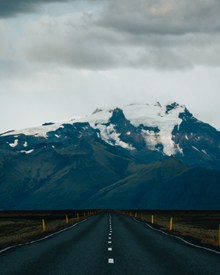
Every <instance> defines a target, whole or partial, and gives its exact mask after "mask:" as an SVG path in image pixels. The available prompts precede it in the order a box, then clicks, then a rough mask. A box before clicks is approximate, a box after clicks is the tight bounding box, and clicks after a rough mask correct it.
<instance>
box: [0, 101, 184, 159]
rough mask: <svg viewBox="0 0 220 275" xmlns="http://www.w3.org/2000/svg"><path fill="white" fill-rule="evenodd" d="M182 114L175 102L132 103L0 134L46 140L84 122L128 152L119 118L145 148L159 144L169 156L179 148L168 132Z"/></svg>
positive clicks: (107, 140) (108, 140) (179, 106)
mask: <svg viewBox="0 0 220 275" xmlns="http://www.w3.org/2000/svg"><path fill="white" fill-rule="evenodd" d="M184 111H185V106H183V105H179V104H177V103H176V102H171V103H169V104H167V105H162V104H161V103H160V102H156V103H154V104H149V103H132V104H129V105H126V106H123V107H115V108H97V109H96V110H95V111H94V112H93V113H92V114H91V115H88V116H85V117H73V118H69V119H67V120H65V121H63V122H61V123H56V124H53V123H45V124H44V126H40V127H37V128H28V129H24V130H18V131H12V132H8V133H5V134H2V135H3V136H4V135H5V136H6V135H13V136H14V135H20V134H24V135H32V136H36V137H45V138H47V137H48V133H49V132H52V131H56V130H57V129H58V128H63V127H64V125H65V124H74V123H79V122H88V123H89V124H90V126H91V127H92V128H94V129H98V130H99V132H100V137H101V138H102V139H103V140H104V141H106V142H107V143H109V144H111V145H118V146H121V147H123V148H126V149H130V150H132V149H135V148H134V146H133V145H132V144H130V143H129V142H125V141H122V140H121V138H120V136H121V132H118V130H117V129H116V128H117V127H116V126H117V125H116V124H117V119H120V120H121V121H123V120H124V121H125V124H126V123H127V122H126V121H128V122H129V123H130V124H131V125H133V126H134V127H136V128H137V129H139V131H140V134H141V135H142V137H143V138H144V140H145V143H146V144H147V146H148V148H149V149H152V150H158V149H157V147H158V145H160V146H162V148H163V152H164V154H166V155H172V154H175V153H176V152H180V153H181V150H180V148H179V147H178V146H177V145H175V143H174V141H173V140H172V132H173V129H174V127H175V126H179V125H180V123H181V122H182V119H181V118H180V114H181V113H184ZM116 113H118V117H116V119H114V120H111V118H112V116H113V115H115V114H116ZM133 126H132V127H133ZM155 129H156V130H155ZM127 132H129V131H127ZM127 136H130V134H129V135H127Z"/></svg>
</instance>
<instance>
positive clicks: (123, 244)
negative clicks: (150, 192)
mask: <svg viewBox="0 0 220 275" xmlns="http://www.w3.org/2000/svg"><path fill="white" fill-rule="evenodd" d="M0 274H1V275H6V274H7V275H8V274H9V275H35V274H40V275H44V274H45V275H46V274H47V275H57V274H59V275H67V274H71V275H90V274H91V275H93V274H94V275H99V274H100V275H108V274H115V275H116V274H117V275H120V274H126V275H142V274H144V275H148V274H153V275H157V274H158V275H166V274H169V275H179V274H181V275H182V274H186V275H191V274H195V275H203V274H204V275H212V274H213V275H215V274H216V275H217V274H218V275H219V274H220V255H219V254H217V253H214V252H211V251H207V250H204V249H200V248H197V247H194V246H190V245H189V244H187V243H184V242H183V241H181V240H179V239H176V238H173V237H172V236H169V235H164V234H163V233H161V232H157V231H154V230H152V229H150V228H149V227H148V226H146V225H145V224H144V223H140V222H138V221H135V219H133V218H130V217H127V216H124V215H122V214H118V213H116V212H108V211H106V212H101V213H99V214H97V215H95V216H92V217H90V218H89V219H87V220H85V221H83V222H81V223H79V224H76V225H74V226H71V227H70V228H68V229H67V230H65V231H63V232H60V233H59V234H55V235H53V236H51V237H49V238H47V239H44V240H42V241H39V242H35V243H32V244H28V245H23V246H18V247H14V248H11V249H9V250H7V251H5V252H3V253H0Z"/></svg>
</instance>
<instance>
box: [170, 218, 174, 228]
mask: <svg viewBox="0 0 220 275" xmlns="http://www.w3.org/2000/svg"><path fill="white" fill-rule="evenodd" d="M172 230H173V218H172V217H171V218H170V231H172Z"/></svg>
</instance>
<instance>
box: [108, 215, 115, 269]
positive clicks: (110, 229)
mask: <svg viewBox="0 0 220 275" xmlns="http://www.w3.org/2000/svg"><path fill="white" fill-rule="evenodd" d="M111 235H112V217H111V214H109V233H108V243H109V244H111V243H112V241H111V239H112V237H111ZM108 251H112V247H108ZM108 263H109V264H114V259H113V258H108Z"/></svg>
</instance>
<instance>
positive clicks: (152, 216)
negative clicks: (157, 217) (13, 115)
mask: <svg viewBox="0 0 220 275" xmlns="http://www.w3.org/2000/svg"><path fill="white" fill-rule="evenodd" d="M151 224H154V215H151Z"/></svg>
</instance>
